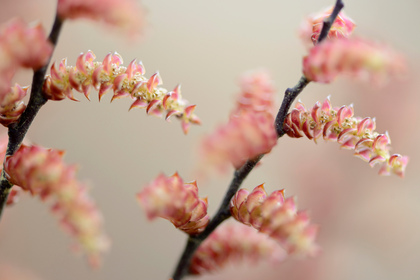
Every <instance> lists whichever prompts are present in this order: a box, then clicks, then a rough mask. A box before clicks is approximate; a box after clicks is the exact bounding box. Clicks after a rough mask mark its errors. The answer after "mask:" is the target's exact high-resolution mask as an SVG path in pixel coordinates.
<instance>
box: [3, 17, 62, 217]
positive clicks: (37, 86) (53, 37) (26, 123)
mask: <svg viewBox="0 0 420 280" xmlns="http://www.w3.org/2000/svg"><path fill="white" fill-rule="evenodd" d="M62 25H63V20H62V19H60V18H59V17H58V16H56V17H55V20H54V24H53V27H52V29H51V33H50V35H49V36H48V40H49V41H50V42H51V43H52V45H53V47H55V46H56V44H57V40H58V36H59V35H60V31H61V27H62ZM51 56H52V54H51ZM51 56H50V58H49V59H48V61H47V62H46V63H45V65H44V66H43V67H41V68H39V69H37V70H36V71H35V72H34V76H33V78H32V86H31V95H30V98H29V102H28V106H27V107H26V109H25V111H24V112H23V113H22V115H21V116H20V118H19V121H18V122H17V123H15V124H11V125H10V126H9V127H8V128H9V143H8V145H7V150H6V156H11V155H13V154H14V153H15V152H16V150H17V149H18V148H19V146H20V144H22V141H23V138H25V135H26V133H27V132H28V129H29V127H30V125H31V124H32V121H33V120H34V118H35V116H36V115H37V113H38V111H39V109H41V107H42V106H43V105H44V104H45V103H46V102H47V98H46V97H45V96H44V94H43V93H42V85H43V84H44V79H45V73H46V72H47V68H48V65H49V63H50V60H51ZM12 186H13V185H12V184H10V182H9V181H8V180H7V179H6V177H5V173H4V168H3V171H2V173H1V178H0V218H1V214H2V212H3V209H4V206H5V204H6V201H7V197H8V196H9V192H10V189H11V188H12Z"/></svg>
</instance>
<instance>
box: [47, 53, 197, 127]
mask: <svg viewBox="0 0 420 280" xmlns="http://www.w3.org/2000/svg"><path fill="white" fill-rule="evenodd" d="M94 59H95V55H94V54H93V52H92V51H88V52H86V53H82V54H80V55H79V57H78V58H77V62H76V66H75V67H72V66H67V60H66V59H63V60H62V61H61V62H60V63H59V65H58V66H57V65H56V64H53V65H52V66H51V75H49V76H47V77H46V80H45V83H44V94H45V95H46V96H47V97H48V98H49V99H51V100H62V99H64V98H66V97H68V98H70V99H72V100H76V99H75V98H74V96H73V91H72V90H73V89H74V90H76V91H78V92H82V93H84V94H85V96H86V98H88V99H89V92H90V88H91V87H92V86H93V87H94V88H95V89H96V90H98V91H99V100H100V99H101V98H102V96H103V95H104V94H105V93H106V92H107V91H108V90H110V89H112V90H113V92H114V95H113V97H112V100H114V99H118V98H122V97H131V98H132V99H133V100H134V102H133V103H132V105H131V107H130V109H132V108H146V112H147V113H148V114H153V115H156V116H162V115H163V114H164V113H165V119H166V120H168V119H169V118H170V117H171V116H176V117H177V118H180V119H181V120H182V129H183V131H184V133H187V132H188V130H189V127H190V124H191V123H193V124H199V123H200V120H199V119H198V117H197V116H196V115H195V114H194V113H193V112H194V109H195V105H189V106H187V101H186V100H185V99H182V97H181V87H180V86H179V85H178V86H177V87H175V89H174V90H173V91H168V90H166V89H164V88H161V87H158V85H160V84H162V79H161V77H160V75H159V72H157V73H155V74H153V75H152V76H151V77H150V78H149V79H147V78H146V77H145V76H144V74H145V72H146V70H145V68H144V66H143V64H142V63H141V62H137V61H136V60H133V61H132V62H131V63H130V64H129V65H128V66H127V67H124V66H122V65H120V64H122V63H123V60H122V58H121V56H120V55H119V54H118V53H113V54H111V53H109V54H108V55H107V56H106V57H105V59H104V60H103V62H97V61H94Z"/></svg>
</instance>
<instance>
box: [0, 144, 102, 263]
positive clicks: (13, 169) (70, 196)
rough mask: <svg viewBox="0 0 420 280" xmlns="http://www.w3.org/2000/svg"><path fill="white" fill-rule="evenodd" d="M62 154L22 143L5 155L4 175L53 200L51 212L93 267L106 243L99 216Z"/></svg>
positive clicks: (40, 195)
mask: <svg viewBox="0 0 420 280" xmlns="http://www.w3.org/2000/svg"><path fill="white" fill-rule="evenodd" d="M62 156H63V151H58V150H51V149H44V148H41V147H39V146H26V145H22V146H21V147H20V148H19V149H18V150H17V152H16V153H15V154H14V155H13V156H9V157H7V158H6V162H5V165H4V166H5V172H6V178H7V179H8V180H9V182H10V183H12V184H14V185H16V186H19V187H21V188H22V189H23V190H25V191H29V192H30V193H31V194H32V195H34V196H35V195H36V196H39V197H40V198H41V199H42V200H53V204H52V207H51V210H52V212H53V213H54V214H55V215H57V216H58V217H59V219H60V224H61V225H62V226H63V228H64V229H65V230H66V231H67V232H68V233H69V234H70V235H72V236H73V237H74V238H76V239H77V241H78V243H79V245H77V246H76V247H77V248H80V249H82V250H84V251H85V253H86V254H87V256H88V258H89V262H90V264H91V265H92V266H94V267H96V266H98V265H99V264H100V256H101V254H102V253H103V252H104V251H106V250H107V248H108V246H109V240H108V238H107V237H106V236H105V234H104V233H103V229H102V228H103V221H102V215H101V214H100V212H99V211H98V209H97V207H96V205H95V203H94V202H93V201H92V199H91V198H90V197H89V196H88V192H87V188H86V186H84V185H83V184H81V183H80V182H79V181H77V180H76V178H75V172H76V168H75V167H74V166H67V165H65V164H64V162H63V161H62ZM16 186H14V187H13V188H15V187H16ZM12 191H13V189H12Z"/></svg>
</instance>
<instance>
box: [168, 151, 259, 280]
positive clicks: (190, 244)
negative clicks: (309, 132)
mask: <svg viewBox="0 0 420 280" xmlns="http://www.w3.org/2000/svg"><path fill="white" fill-rule="evenodd" d="M262 157H263V155H260V156H258V157H256V158H254V159H252V160H248V161H247V162H246V163H245V164H244V165H243V166H242V167H241V168H239V169H238V170H236V171H235V173H234V176H233V179H232V181H231V183H230V185H229V188H228V190H227V191H226V194H225V197H224V199H223V201H222V203H221V204H220V206H219V210H217V213H216V215H214V218H213V219H212V220H211V221H210V223H209V225H208V226H207V227H206V229H205V230H204V231H203V232H202V233H200V234H198V235H195V236H190V237H189V238H188V241H187V244H186V246H185V249H184V252H183V254H182V256H181V258H180V259H179V262H178V265H177V267H176V269H175V272H174V273H173V275H172V278H173V280H180V279H182V278H183V277H184V276H185V275H187V274H188V269H189V267H190V262H191V259H192V257H193V255H194V252H195V251H196V250H197V248H198V247H199V246H200V244H201V242H203V241H204V240H205V239H206V238H207V237H208V236H209V235H210V234H211V233H212V232H213V231H214V230H215V229H216V228H217V227H218V226H219V225H220V224H221V223H222V222H223V221H225V220H226V219H228V218H230V216H231V214H230V210H229V204H230V200H231V199H232V197H233V195H234V194H235V193H236V192H237V191H238V189H239V187H240V186H241V184H242V182H243V181H244V180H245V178H246V177H247V176H248V174H249V173H250V172H251V171H252V169H254V167H255V165H257V163H258V162H259V161H260V160H261V158H262Z"/></svg>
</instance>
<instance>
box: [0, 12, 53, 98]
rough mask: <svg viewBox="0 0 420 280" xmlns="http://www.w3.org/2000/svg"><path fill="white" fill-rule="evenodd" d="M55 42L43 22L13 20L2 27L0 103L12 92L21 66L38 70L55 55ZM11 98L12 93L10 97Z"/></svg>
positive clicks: (0, 44) (0, 30) (0, 36)
mask: <svg viewBox="0 0 420 280" xmlns="http://www.w3.org/2000/svg"><path fill="white" fill-rule="evenodd" d="M52 49H53V47H52V45H51V43H50V42H49V41H48V40H47V37H46V35H45V32H44V30H43V28H42V26H41V25H40V24H37V25H35V26H30V25H27V24H26V23H25V22H23V21H22V20H21V19H12V20H10V21H9V22H7V23H5V24H3V25H2V26H1V27H0V104H2V106H5V105H6V106H8V105H10V104H5V103H4V99H6V96H7V95H8V94H9V92H10V87H11V80H12V78H13V76H14V75H15V72H16V70H17V69H18V68H20V67H25V68H33V69H38V68H40V67H42V66H43V65H45V64H46V63H47V61H48V59H49V57H50V55H51V52H52ZM9 97H10V96H9Z"/></svg>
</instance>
